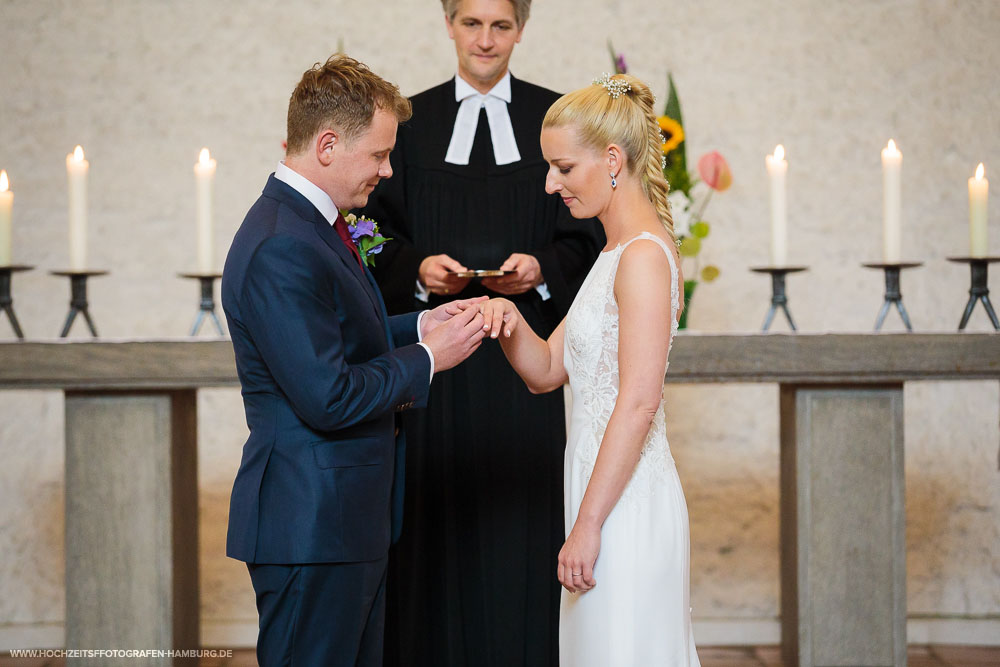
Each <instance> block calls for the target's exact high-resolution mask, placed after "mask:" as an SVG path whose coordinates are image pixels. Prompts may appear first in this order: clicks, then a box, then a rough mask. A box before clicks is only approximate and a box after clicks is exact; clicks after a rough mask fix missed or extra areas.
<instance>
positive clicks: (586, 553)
mask: <svg viewBox="0 0 1000 667" xmlns="http://www.w3.org/2000/svg"><path fill="white" fill-rule="evenodd" d="M600 551H601V529H600V527H599V526H598V527H588V526H582V525H580V524H579V523H577V524H576V525H575V526H573V530H571V531H570V532H569V537H567V538H566V543H565V544H564V545H563V548H562V549H561V550H560V551H559V573H558V576H559V583H561V584H562V585H563V587H564V588H565V589H566V590H567V591H569V592H570V593H585V592H586V591H589V590H590V589H591V588H593V587H594V586H595V585H596V584H597V580H595V579H594V563H596V562H597V554H599V553H600Z"/></svg>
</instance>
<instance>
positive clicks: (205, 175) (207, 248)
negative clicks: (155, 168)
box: [194, 148, 215, 273]
mask: <svg viewBox="0 0 1000 667" xmlns="http://www.w3.org/2000/svg"><path fill="white" fill-rule="evenodd" d="M194 180H195V189H196V192H197V195H198V199H197V214H198V216H197V225H198V226H197V239H198V271H200V272H202V273H212V271H213V270H214V268H215V267H214V266H213V263H212V254H213V252H212V181H213V180H215V160H213V159H212V158H211V156H210V155H209V153H208V149H207V148H202V149H201V153H200V154H199V155H198V161H197V162H196V163H195V165H194Z"/></svg>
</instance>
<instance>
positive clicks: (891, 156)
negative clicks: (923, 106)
mask: <svg viewBox="0 0 1000 667" xmlns="http://www.w3.org/2000/svg"><path fill="white" fill-rule="evenodd" d="M902 168H903V154H902V153H900V152H899V150H898V149H897V148H896V142H895V141H893V140H892V139H890V140H889V145H888V146H886V147H885V148H884V149H882V259H883V261H884V263H886V264H893V263H898V262H899V257H900V246H901V245H902V244H901V232H900V208H901V206H900V204H901V201H902V195H901V193H900V183H901V182H902V178H901V172H902Z"/></svg>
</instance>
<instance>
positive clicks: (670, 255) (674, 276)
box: [618, 232, 680, 322]
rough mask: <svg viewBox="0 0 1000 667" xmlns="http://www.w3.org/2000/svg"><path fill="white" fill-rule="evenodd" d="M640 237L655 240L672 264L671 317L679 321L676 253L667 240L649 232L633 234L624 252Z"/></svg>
mask: <svg viewBox="0 0 1000 667" xmlns="http://www.w3.org/2000/svg"><path fill="white" fill-rule="evenodd" d="M640 239H647V240H649V241H655V242H656V243H657V244H658V245H659V246H660V248H662V249H663V252H665V253H666V254H667V262H669V264H670V318H671V321H673V322H676V321H677V311H678V310H679V309H680V287H679V286H678V284H677V281H678V279H679V275H678V273H677V262H675V261H674V253H672V252H670V246H668V245H667V242H666V241H664V240H663V239H661V238H660V237H659V236H657V235H656V234H651V233H649V232H642V233H640V234H638V235H636V236H633V237H632V238H630V239H629V240H628V241H626V242H625V243H623V244H622V245H621V249H622V252H623V253H624V252H625V248H627V247H629V245H631V244H632V242H633V241H638V240H640ZM618 258H619V261H621V254H619V255H618Z"/></svg>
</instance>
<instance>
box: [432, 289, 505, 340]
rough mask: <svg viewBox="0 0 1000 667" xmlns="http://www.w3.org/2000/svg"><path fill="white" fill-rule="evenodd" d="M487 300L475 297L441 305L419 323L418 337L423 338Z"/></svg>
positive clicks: (486, 297)
mask: <svg viewBox="0 0 1000 667" xmlns="http://www.w3.org/2000/svg"><path fill="white" fill-rule="evenodd" d="M488 298H489V297H488V296H477V297H475V298H472V299H458V300H457V301H449V302H448V303H443V304H441V305H440V306H438V307H437V308H435V309H434V310H431V311H428V312H427V314H426V315H424V319H423V320H421V322H420V337H421V338H423V337H424V336H426V335H427V334H429V333H430V332H432V331H434V330H435V329H437V328H438V327H439V326H441V325H442V324H444V323H445V322H447V321H448V320H450V319H451V318H453V317H454V316H455V315H458V314H459V313H461V312H462V311H463V310H465V309H467V308H471V307H472V306H477V305H478V304H480V303H482V302H483V301H486V300H487V299H488Z"/></svg>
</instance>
